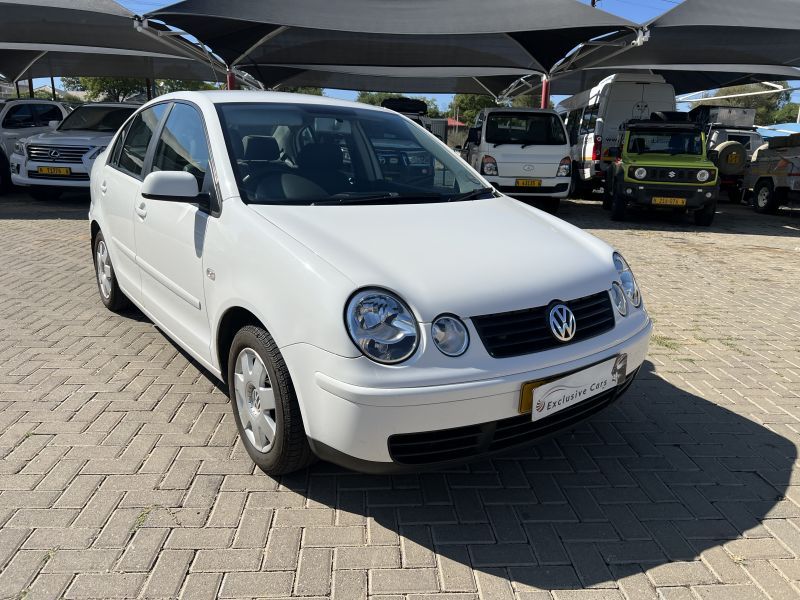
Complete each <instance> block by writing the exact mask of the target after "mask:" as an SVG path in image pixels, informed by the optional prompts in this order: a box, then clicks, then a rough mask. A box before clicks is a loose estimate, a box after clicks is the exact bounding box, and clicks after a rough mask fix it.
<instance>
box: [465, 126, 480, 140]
mask: <svg viewBox="0 0 800 600" xmlns="http://www.w3.org/2000/svg"><path fill="white" fill-rule="evenodd" d="M467 141H468V142H469V143H470V144H480V143H481V128H480V127H470V128H469V133H467Z"/></svg>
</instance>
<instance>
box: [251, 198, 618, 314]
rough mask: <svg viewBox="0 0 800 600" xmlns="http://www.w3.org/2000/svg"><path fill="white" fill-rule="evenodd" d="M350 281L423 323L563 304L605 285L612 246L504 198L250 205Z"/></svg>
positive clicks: (610, 276)
mask: <svg viewBox="0 0 800 600" xmlns="http://www.w3.org/2000/svg"><path fill="white" fill-rule="evenodd" d="M251 208H252V210H254V211H255V212H256V213H258V214H259V215H261V216H263V217H264V218H265V219H267V220H269V221H270V222H272V223H273V224H274V225H276V226H277V227H279V228H281V229H282V230H283V231H285V232H286V233H288V234H289V235H291V236H292V237H293V238H295V239H296V240H297V241H299V242H300V243H302V244H303V245H305V246H306V247H308V248H309V249H310V250H311V251H313V252H314V253H315V254H317V255H318V256H319V257H320V258H321V259H323V260H325V261H327V262H328V263H330V264H331V265H333V266H334V267H335V268H337V269H338V270H339V271H340V272H342V273H343V274H344V275H345V276H346V277H348V278H349V279H350V280H352V281H353V283H354V288H353V289H354V290H355V289H358V288H361V287H367V286H375V287H382V288H387V289H390V290H393V291H394V292H396V293H398V294H399V295H400V296H401V297H402V298H403V299H404V300H406V302H408V304H409V305H410V306H411V307H412V309H413V310H415V311H416V312H417V316H418V318H420V319H421V320H422V321H423V322H428V321H430V320H432V319H433V318H434V317H436V316H437V315H439V314H441V313H444V312H449V313H455V314H457V315H459V316H462V317H472V316H476V315H483V314H489V313H496V312H505V311H511V310H519V309H524V308H532V307H536V306H542V305H546V304H548V303H550V302H551V301H553V300H571V299H574V298H580V297H582V296H586V295H589V294H594V293H597V292H599V291H602V290H606V289H608V288H610V286H611V282H612V281H613V280H614V279H616V278H617V275H616V270H615V268H614V265H613V261H612V250H611V248H610V247H609V246H607V245H606V244H605V243H603V242H601V241H600V240H598V239H597V238H595V237H593V236H591V235H589V234H587V233H584V232H583V231H581V230H580V229H578V228H576V227H573V226H572V225H569V224H567V223H565V222H564V221H562V220H560V219H558V218H556V217H553V216H550V215H547V214H545V213H543V212H541V211H538V210H536V209H533V208H530V207H528V206H526V205H524V204H522V203H520V202H517V201H516V200H512V199H511V198H506V197H502V198H493V199H486V200H476V201H468V202H455V203H436V204H403V205H388V206H387V205H381V206H372V205H361V206H276V205H251Z"/></svg>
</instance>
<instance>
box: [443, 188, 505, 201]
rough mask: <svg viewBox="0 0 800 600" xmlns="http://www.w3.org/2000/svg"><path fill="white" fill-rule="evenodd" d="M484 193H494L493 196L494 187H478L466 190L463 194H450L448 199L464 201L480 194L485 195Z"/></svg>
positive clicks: (473, 198)
mask: <svg viewBox="0 0 800 600" xmlns="http://www.w3.org/2000/svg"><path fill="white" fill-rule="evenodd" d="M484 194H492V196H494V188H490V187H485V188H478V189H477V190H472V191H469V192H464V193H463V194H459V195H457V196H450V198H448V200H447V201H448V202H463V201H465V200H475V199H476V198H477V197H478V196H483V195H484Z"/></svg>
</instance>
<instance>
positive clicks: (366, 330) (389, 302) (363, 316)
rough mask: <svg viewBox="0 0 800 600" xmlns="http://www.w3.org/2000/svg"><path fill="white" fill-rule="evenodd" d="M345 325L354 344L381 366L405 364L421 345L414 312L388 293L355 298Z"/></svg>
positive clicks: (363, 293) (376, 291)
mask: <svg viewBox="0 0 800 600" xmlns="http://www.w3.org/2000/svg"><path fill="white" fill-rule="evenodd" d="M345 323H346V325H347V332H348V333H349V334H350V339H352V340H353V343H354V344H355V345H356V346H358V348H359V350H361V351H362V352H363V353H364V355H365V356H367V357H368V358H371V359H372V360H374V361H376V362H379V363H384V364H394V363H399V362H403V361H404V360H406V359H407V358H409V357H410V356H411V355H412V354H414V352H415V351H416V349H417V346H418V345H419V327H418V325H417V320H416V319H415V318H414V315H413V314H412V313H411V310H410V309H409V308H408V306H406V304H405V303H404V302H403V301H402V300H401V299H400V298H398V297H397V296H395V295H394V294H392V293H391V292H387V291H385V290H379V289H367V290H361V291H360V292H357V293H356V294H354V295H353V297H352V298H350V301H349V302H348V303H347V307H346V309H345Z"/></svg>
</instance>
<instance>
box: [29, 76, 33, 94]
mask: <svg viewBox="0 0 800 600" xmlns="http://www.w3.org/2000/svg"><path fill="white" fill-rule="evenodd" d="M28 97H29V98H33V79H31V78H30V77H28Z"/></svg>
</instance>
